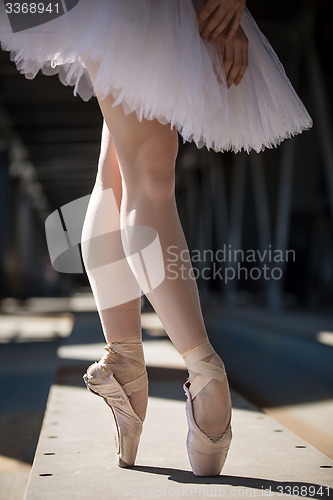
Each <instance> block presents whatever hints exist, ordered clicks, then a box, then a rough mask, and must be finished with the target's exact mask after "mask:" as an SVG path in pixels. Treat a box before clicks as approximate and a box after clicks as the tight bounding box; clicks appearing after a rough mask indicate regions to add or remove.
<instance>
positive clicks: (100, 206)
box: [82, 123, 148, 421]
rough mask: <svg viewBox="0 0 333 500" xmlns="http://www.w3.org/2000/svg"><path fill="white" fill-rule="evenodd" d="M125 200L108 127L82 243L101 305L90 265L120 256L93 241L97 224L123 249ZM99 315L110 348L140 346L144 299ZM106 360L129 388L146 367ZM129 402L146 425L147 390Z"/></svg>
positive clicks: (115, 357)
mask: <svg viewBox="0 0 333 500" xmlns="http://www.w3.org/2000/svg"><path fill="white" fill-rule="evenodd" d="M110 188H112V190H113V194H112V198H110V201H111V200H112V199H113V196H114V199H115V200H116V204H117V207H118V213H117V210H114V207H113V206H112V203H111V202H110V201H109V199H108V197H107V196H106V194H105V193H106V192H107V191H106V190H109V191H110ZM121 198H122V179H121V175H120V171H119V165H118V160H117V156H116V152H115V149H114V146H113V144H112V140H111V136H110V133H109V131H108V128H107V126H106V124H105V123H104V125H103V134H102V141H101V153H100V158H99V165H98V173H97V177H96V182H95V186H94V189H93V192H92V194H91V198H90V202H89V206H88V210H87V214H86V218H85V222H84V228H83V233H82V240H83V241H84V242H85V243H84V244H83V245H82V256H83V259H84V261H85V267H86V271H87V275H88V278H89V281H90V284H91V288H92V290H93V293H94V296H95V299H96V303H97V305H98V304H99V303H100V302H101V300H100V299H101V297H100V295H101V293H102V292H101V288H102V286H101V285H103V289H104V283H101V278H100V276H99V275H96V274H95V270H94V269H93V268H91V266H90V265H89V262H90V261H91V260H94V259H95V260H96V259H98V258H99V255H98V253H99V252H100V250H102V251H103V253H104V254H107V257H108V260H109V262H112V261H113V260H117V259H118V257H119V255H116V256H115V258H114V259H113V256H114V253H115V248H114V247H115V245H114V243H115V240H114V239H112V240H110V239H108V237H106V238H103V240H102V241H101V242H99V241H97V245H96V244H94V238H93V237H92V235H93V228H94V227H95V226H96V224H98V225H99V227H100V228H101V230H103V229H104V231H105V233H106V236H108V232H110V231H111V228H112V229H113V231H114V233H113V234H116V235H117V236H118V238H119V245H120V246H121V238H120V234H119V232H117V231H115V230H117V229H118V230H119V229H120V217H119V210H120V205H121ZM95 241H96V240H95ZM101 244H102V245H103V247H104V248H102V249H100V246H101ZM105 246H106V248H105ZM102 280H103V277H102ZM103 281H104V280H103ZM113 281H114V280H113ZM109 285H110V287H111V286H115V283H109ZM106 303H107V300H106ZM98 313H99V316H100V319H101V323H102V327H103V332H104V335H105V339H106V342H107V343H108V344H112V343H113V342H124V341H128V340H132V339H137V341H138V342H140V341H141V298H140V296H137V298H135V299H133V300H131V301H129V302H125V303H124V304H120V305H117V306H114V307H108V308H105V309H104V308H101V307H98ZM140 349H142V346H141V347H140V345H138V350H140ZM103 359H105V360H106V361H108V362H109V363H111V364H112V368H113V373H114V375H115V377H116V378H117V380H118V382H119V383H120V384H121V385H124V384H126V383H127V382H129V381H131V380H133V379H135V378H137V377H138V376H140V375H141V374H142V365H141V364H140V363H138V362H137V361H135V360H133V359H131V358H129V357H125V356H121V355H120V354H118V353H117V354H116V353H111V352H109V351H107V352H106V354H105V356H104V358H103ZM129 398H130V402H131V404H132V406H133V409H134V411H135V412H136V413H137V415H138V416H139V417H140V418H141V420H142V421H143V420H144V418H145V414H146V407H147V401H148V392H147V388H145V389H142V390H139V391H136V392H133V393H132V394H131V395H130V396H129Z"/></svg>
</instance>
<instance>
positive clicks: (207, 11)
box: [197, 0, 219, 26]
mask: <svg viewBox="0 0 333 500" xmlns="http://www.w3.org/2000/svg"><path fill="white" fill-rule="evenodd" d="M218 5H219V2H218V1H216V0H210V1H209V2H207V3H206V5H205V6H204V8H203V9H202V10H201V11H200V12H199V14H198V17H197V19H198V25H199V26H200V24H201V23H204V22H205V21H207V20H208V18H209V17H210V16H211V15H212V14H213V12H214V10H215V9H217V7H218Z"/></svg>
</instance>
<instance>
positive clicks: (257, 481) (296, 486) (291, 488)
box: [130, 465, 333, 500]
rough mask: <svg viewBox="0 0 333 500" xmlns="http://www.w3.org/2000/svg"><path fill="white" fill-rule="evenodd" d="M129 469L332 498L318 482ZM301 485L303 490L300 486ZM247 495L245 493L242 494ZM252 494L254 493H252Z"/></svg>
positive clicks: (190, 481) (142, 467) (193, 481)
mask: <svg viewBox="0 0 333 500" xmlns="http://www.w3.org/2000/svg"><path fill="white" fill-rule="evenodd" d="M130 470H133V471H137V472H143V473H146V474H157V475H161V476H169V477H168V479H169V481H174V482H176V483H181V484H201V485H210V486H211V485H220V486H222V485H225V486H233V487H239V488H250V489H253V490H258V491H257V492H258V493H259V494H260V496H269V492H276V493H279V494H280V493H281V494H282V493H283V494H293V495H295V496H299V495H301V491H303V495H302V496H303V497H304V496H306V495H304V493H305V492H306V494H307V495H309V496H310V497H311V498H316V499H320V500H322V499H324V498H332V494H333V488H330V487H329V486H325V485H322V484H320V483H306V482H301V481H276V480H273V479H263V478H259V477H247V476H227V475H223V474H222V475H219V476H211V477H207V476H206V477H201V476H195V475H194V474H193V473H192V472H191V471H187V470H183V469H172V468H169V467H151V466H145V465H136V466H134V467H132V468H131V469H130ZM302 487H303V490H301V488H302ZM244 496H247V495H244ZM252 496H254V494H253V495H252Z"/></svg>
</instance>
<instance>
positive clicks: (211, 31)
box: [201, 12, 233, 42]
mask: <svg viewBox="0 0 333 500" xmlns="http://www.w3.org/2000/svg"><path fill="white" fill-rule="evenodd" d="M232 17H233V13H232V12H229V13H228V14H226V15H225V16H224V17H223V18H222V20H220V21H219V23H218V24H217V25H216V26H215V28H214V27H213V22H209V23H207V24H206V26H205V28H204V30H203V33H201V36H202V37H203V38H205V32H206V30H207V33H208V34H207V36H208V39H209V41H210V42H214V41H215V40H217V39H218V37H219V36H220V35H221V34H222V32H223V31H224V30H225V29H226V27H227V26H228V24H229V23H230V21H231V20H232ZM215 21H217V16H216V17H215Z"/></svg>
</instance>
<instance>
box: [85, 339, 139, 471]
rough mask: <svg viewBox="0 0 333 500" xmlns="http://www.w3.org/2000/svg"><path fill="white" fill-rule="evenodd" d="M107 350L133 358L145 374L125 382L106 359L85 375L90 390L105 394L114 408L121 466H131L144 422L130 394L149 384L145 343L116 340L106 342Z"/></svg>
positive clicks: (118, 456)
mask: <svg viewBox="0 0 333 500" xmlns="http://www.w3.org/2000/svg"><path fill="white" fill-rule="evenodd" d="M105 349H106V350H107V351H111V352H113V353H117V354H120V355H121V356H124V357H128V358H131V359H134V360H135V361H138V362H139V363H140V365H142V370H141V371H142V374H141V375H140V376H138V377H137V378H135V379H134V380H131V381H130V382H128V383H126V384H123V385H121V384H120V383H119V382H118V380H117V379H116V378H115V377H114V375H113V366H114V365H113V364H110V363H107V362H105V361H104V360H103V358H102V360H101V361H99V362H98V363H94V364H92V365H91V366H90V367H89V368H88V369H87V372H86V373H85V374H84V376H83V379H84V381H85V383H86V386H87V388H88V389H89V391H91V392H92V393H93V394H96V395H97V396H100V397H102V398H103V399H104V401H105V402H106V404H107V405H108V406H109V407H110V409H111V412H112V415H113V422H114V430H115V432H114V436H115V445H116V455H117V460H118V465H119V467H132V466H133V465H134V462H135V459H136V455H137V450H138V446H139V441H140V436H141V433H142V428H143V422H142V421H141V419H140V418H139V417H138V415H137V414H136V413H135V411H134V410H133V407H132V405H131V403H130V400H129V398H128V396H130V395H131V394H132V393H133V392H135V391H139V390H141V389H145V388H146V389H147V387H148V377H147V371H146V366H145V362H144V358H143V349H142V343H141V342H138V341H135V342H130V341H127V342H116V343H112V344H111V345H107V346H106V347H105ZM125 369H126V368H125ZM129 370H130V368H127V372H128V371H129ZM136 374H137V368H136Z"/></svg>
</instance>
